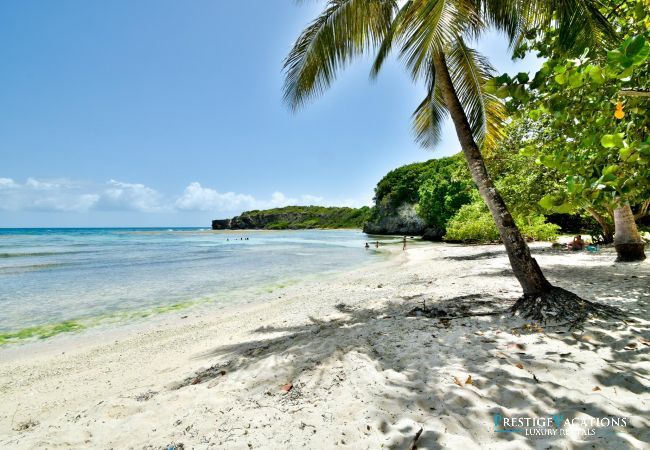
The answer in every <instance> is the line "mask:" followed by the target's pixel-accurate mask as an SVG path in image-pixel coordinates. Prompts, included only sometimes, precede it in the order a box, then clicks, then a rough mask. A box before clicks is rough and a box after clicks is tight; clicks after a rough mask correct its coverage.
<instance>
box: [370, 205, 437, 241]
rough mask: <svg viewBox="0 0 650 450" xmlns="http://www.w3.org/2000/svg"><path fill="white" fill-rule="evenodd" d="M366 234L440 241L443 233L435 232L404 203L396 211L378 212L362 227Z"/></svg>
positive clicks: (413, 207) (413, 206)
mask: <svg viewBox="0 0 650 450" xmlns="http://www.w3.org/2000/svg"><path fill="white" fill-rule="evenodd" d="M363 232H364V233H367V234H397V235H402V236H405V235H408V236H422V238H423V239H428V240H440V239H442V236H443V235H444V231H441V230H435V229H433V228H431V227H429V226H428V225H427V223H426V222H425V221H424V220H423V219H422V218H421V217H420V216H419V215H418V213H417V211H416V210H415V205H413V204H409V203H404V204H402V205H401V206H400V207H399V208H397V209H396V210H389V209H387V208H386V209H383V210H380V211H378V213H377V217H376V219H375V220H374V221H372V222H366V223H365V224H364V225H363Z"/></svg>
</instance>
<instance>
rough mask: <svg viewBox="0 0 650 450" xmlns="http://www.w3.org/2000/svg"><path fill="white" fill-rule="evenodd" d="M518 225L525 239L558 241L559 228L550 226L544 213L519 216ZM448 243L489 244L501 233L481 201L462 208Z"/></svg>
mask: <svg viewBox="0 0 650 450" xmlns="http://www.w3.org/2000/svg"><path fill="white" fill-rule="evenodd" d="M515 221H516V222H517V226H518V227H519V230H520V231H521V234H523V236H524V238H526V239H528V240H535V241H552V240H555V239H556V238H557V232H558V230H559V229H560V227H559V226H558V225H555V224H553V223H548V222H547V221H546V218H545V217H544V216H542V215H541V214H533V215H529V216H527V217H523V216H522V217H516V218H515ZM445 240H446V241H455V242H474V243H486V242H494V241H499V240H500V237H499V232H498V231H497V228H496V226H495V225H494V220H493V219H492V215H491V214H490V211H489V210H488V208H487V206H486V205H485V203H483V201H482V200H481V199H480V198H477V199H475V200H474V201H473V202H472V203H469V204H467V205H463V206H462V207H461V208H460V209H459V210H458V212H457V213H456V215H454V216H453V217H452V218H451V219H450V220H449V222H448V223H447V234H446V235H445Z"/></svg>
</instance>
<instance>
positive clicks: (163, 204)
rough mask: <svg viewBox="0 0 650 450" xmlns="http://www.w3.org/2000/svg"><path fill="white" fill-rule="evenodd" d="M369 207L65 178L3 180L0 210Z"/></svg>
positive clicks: (220, 210)
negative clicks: (163, 190)
mask: <svg viewBox="0 0 650 450" xmlns="http://www.w3.org/2000/svg"><path fill="white" fill-rule="evenodd" d="M369 204H370V199H344V200H339V201H328V200H326V199H325V198H323V197H320V196H316V195H311V194H305V195H301V196H298V197H291V196H287V195H285V194H284V193H282V192H280V191H275V192H273V193H272V194H271V196H270V197H269V198H268V199H258V198H255V197H254V196H252V195H249V194H241V193H236V192H219V191H217V190H215V189H212V188H209V187H204V186H202V185H201V184H200V183H199V182H196V181H195V182H192V183H190V184H189V185H187V187H186V188H185V189H184V191H183V192H182V193H181V194H180V195H176V196H165V195H163V194H161V193H160V192H158V191H157V190H155V189H153V188H151V187H148V186H146V185H144V184H141V183H127V182H123V181H117V180H110V181H108V182H106V183H103V184H93V183H84V182H80V181H74V180H69V179H65V178H58V179H37V178H32V177H30V178H27V180H26V181H25V182H24V183H20V182H17V181H15V180H13V179H11V178H2V177H0V210H4V211H58V212H87V211H135V212H142V213H173V212H186V211H204V212H212V213H214V214H219V213H228V214H230V213H236V212H239V211H244V210H250V209H265V208H276V207H282V206H288V205H322V206H351V207H358V206H363V205H369Z"/></svg>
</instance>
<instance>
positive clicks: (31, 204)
mask: <svg viewBox="0 0 650 450" xmlns="http://www.w3.org/2000/svg"><path fill="white" fill-rule="evenodd" d="M98 198H99V196H98V195H97V194H94V193H92V192H87V191H84V189H83V187H82V186H81V185H80V184H79V183H74V182H72V181H70V180H65V179H52V180H37V179H35V178H28V179H27V181H25V183H23V184H21V183H17V182H16V181H14V180H12V179H11V178H0V210H5V211H65V212H69V211H85V210H88V209H89V208H91V207H92V206H93V205H94V203H95V202H96V201H97V199H98Z"/></svg>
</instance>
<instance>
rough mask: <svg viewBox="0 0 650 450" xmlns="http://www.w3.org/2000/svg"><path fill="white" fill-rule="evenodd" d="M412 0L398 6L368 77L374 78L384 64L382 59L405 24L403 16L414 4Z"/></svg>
mask: <svg viewBox="0 0 650 450" xmlns="http://www.w3.org/2000/svg"><path fill="white" fill-rule="evenodd" d="M414 3H415V2H414V0H408V1H407V2H406V3H404V5H403V6H402V7H401V8H400V10H399V11H398V13H397V14H396V15H395V18H394V19H393V22H392V23H391V26H390V28H389V29H388V32H387V33H386V35H385V36H384V39H383V40H382V42H381V45H380V46H379V50H378V51H377V55H376V56H375V62H374V63H373V65H372V69H371V70H370V78H371V79H374V78H376V77H377V75H379V71H380V70H381V67H382V66H383V64H384V61H385V60H386V58H387V57H388V54H389V53H390V51H391V50H392V48H393V43H394V41H395V38H396V37H399V36H400V35H401V34H402V32H403V29H404V25H405V18H406V16H407V14H408V12H409V10H410V9H411V7H412V6H413V4H414Z"/></svg>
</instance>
